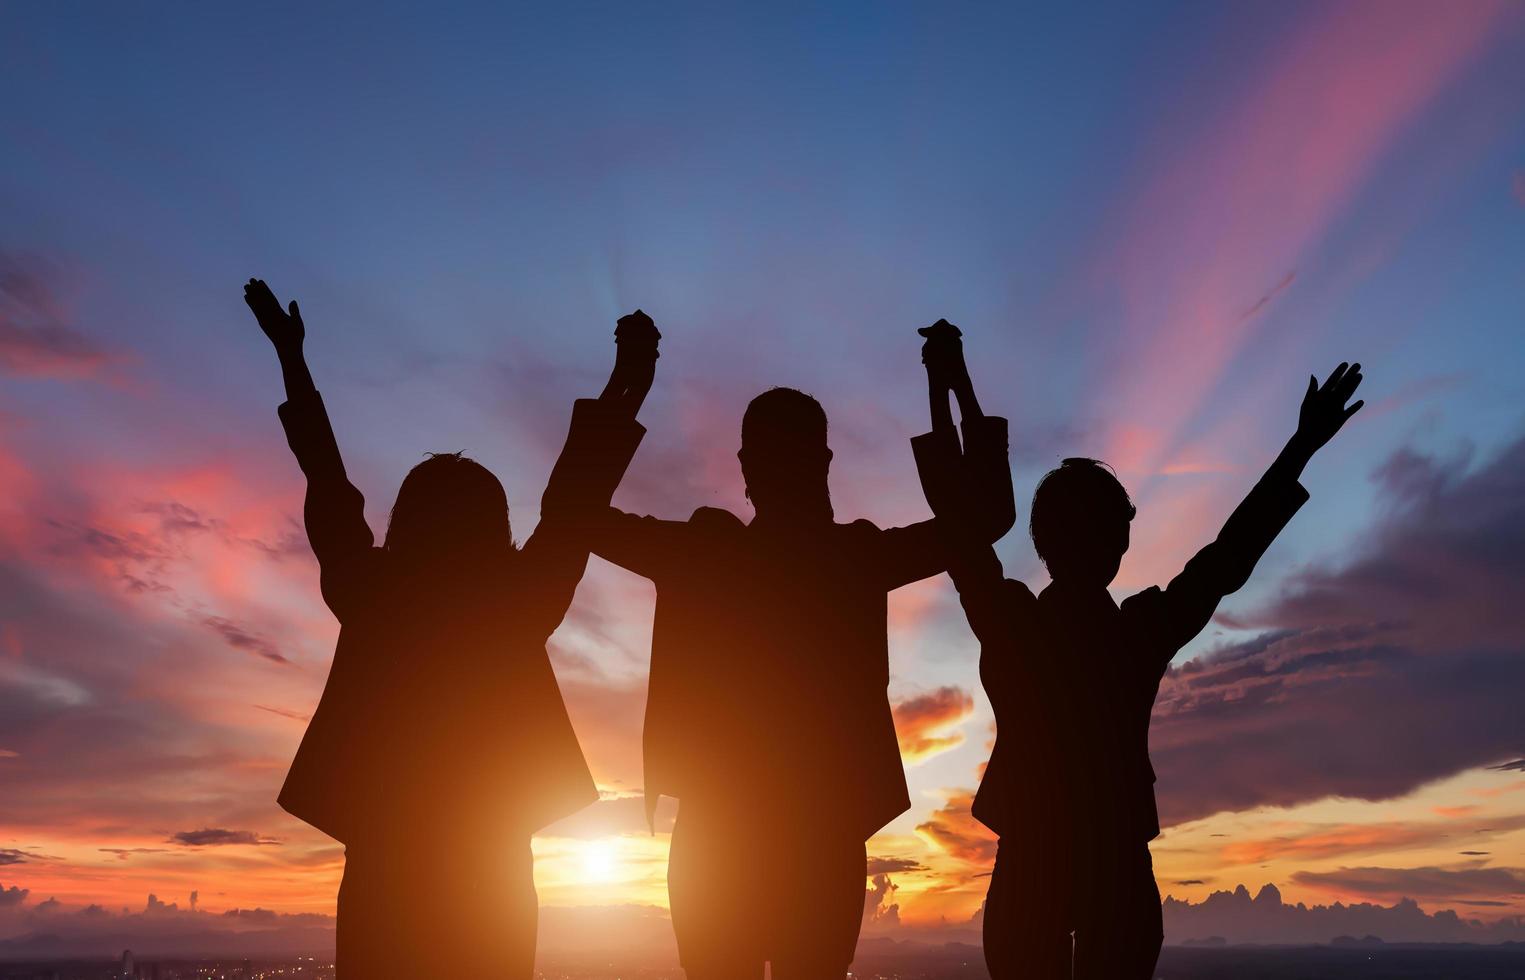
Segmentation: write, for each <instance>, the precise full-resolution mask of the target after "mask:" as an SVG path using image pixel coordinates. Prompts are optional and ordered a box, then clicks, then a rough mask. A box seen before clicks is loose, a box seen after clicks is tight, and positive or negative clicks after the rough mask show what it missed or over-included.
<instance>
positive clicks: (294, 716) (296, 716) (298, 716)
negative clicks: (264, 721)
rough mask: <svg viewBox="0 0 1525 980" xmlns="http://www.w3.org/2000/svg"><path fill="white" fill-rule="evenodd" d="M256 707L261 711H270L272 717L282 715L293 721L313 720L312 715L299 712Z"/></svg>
mask: <svg viewBox="0 0 1525 980" xmlns="http://www.w3.org/2000/svg"><path fill="white" fill-rule="evenodd" d="M254 707H256V708H258V709H259V710H261V711H268V712H270V713H271V714H272V715H280V716H281V717H282V718H290V719H291V720H292V721H301V722H307V721H311V720H312V716H311V715H304V714H302V713H301V712H299V711H287V710H286V709H285V708H272V707H270V705H268V704H256V705H255V706H254Z"/></svg>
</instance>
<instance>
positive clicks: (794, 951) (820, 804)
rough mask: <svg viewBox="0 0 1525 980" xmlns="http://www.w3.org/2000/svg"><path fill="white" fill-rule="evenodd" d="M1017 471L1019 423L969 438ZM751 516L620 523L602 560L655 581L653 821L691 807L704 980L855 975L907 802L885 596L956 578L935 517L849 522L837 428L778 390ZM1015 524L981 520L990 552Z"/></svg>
mask: <svg viewBox="0 0 1525 980" xmlns="http://www.w3.org/2000/svg"><path fill="white" fill-rule="evenodd" d="M967 429H968V432H969V433H970V441H971V442H972V443H975V444H977V445H978V446H979V447H981V449H982V450H983V451H984V452H986V453H989V454H991V455H993V456H994V457H996V458H997V459H999V460H1000V465H1002V466H1004V465H1005V462H1004V460H1005V452H1006V434H1005V422H1004V420H1001V419H981V420H979V421H977V422H971V423H970V425H969V426H967ZM737 457H738V459H739V460H740V462H741V468H742V475H743V477H744V479H745V483H746V492H747V496H748V498H749V499H750V500H751V502H752V505H753V507H754V508H755V512H756V513H755V516H754V517H753V519H752V520H751V521H750V522H745V521H743V520H742V519H740V518H738V517H736V516H735V515H733V514H731V513H729V512H728V511H725V510H719V509H715V508H710V507H701V508H699V509H698V510H697V511H695V512H694V514H693V516H692V517H691V518H690V519H689V520H687V521H671V520H658V519H656V518H653V517H638V516H634V515H631V514H627V513H624V512H622V511H619V510H616V509H614V508H610V509H609V510H608V511H607V512H606V517H607V520H606V523H605V524H604V526H602V527H601V528H600V529H599V530H598V531H597V533H596V535H595V537H594V539H593V542H592V547H593V551H594V553H595V554H597V555H599V556H601V557H603V558H605V559H607V560H609V561H611V562H614V563H615V564H617V565H620V566H622V567H624V568H626V569H629V570H630V571H633V572H635V573H637V574H639V575H643V576H645V577H647V578H650V579H651V580H652V581H653V582H654V583H655V585H656V590H657V600H656V617H655V623H654V627H653V635H652V654H651V675H650V686H649V689H648V695H647V705H646V718H645V731H644V734H643V743H644V744H643V750H644V766H645V793H646V810H647V816H648V820H650V819H651V818H652V816H653V814H654V811H655V807H656V803H657V800H658V797H659V796H661V795H667V796H671V797H676V798H678V799H679V801H680V803H679V812H678V818H677V824H676V826H675V827H674V830H673V835H672V846H671V852H670V857H669V862H668V898H669V906H670V908H671V913H672V922H673V930H674V932H675V933H676V935H677V940H678V950H679V954H680V956H681V959H682V962H683V967H684V969H685V971H686V973H687V975H688V976H689V977H690V980H729V978H740V977H751V978H757V977H760V976H761V975H762V971H763V966H764V963H771V964H772V976H774V977H775V978H779V980H790V978H795V977H806V978H812V980H815V978H822V977H842V976H844V975H845V974H846V972H847V968H848V965H849V964H850V963H851V962H852V958H853V953H854V949H855V947H856V945H857V939H858V930H859V927H860V925H861V922H862V916H863V895H864V887H865V881H866V864H865V851H864V843H865V841H866V840H867V839H868V838H869V837H870V836H871V835H872V834H873V833H874V832H876V831H877V830H878V829H879V828H880V827H882V826H883V825H884V824H886V823H887V822H889V821H890V820H891V819H893V818H894V817H896V816H897V815H899V814H900V813H902V812H904V811H905V810H906V809H907V808H908V806H909V805H910V801H909V798H908V796H907V791H906V783H905V774H904V771H903V770H902V767H901V761H900V752H899V748H898V745H897V742H896V738H895V726H894V721H893V719H892V718H891V714H890V705H889V701H888V696H887V692H886V686H887V684H888V682H889V664H888V655H887V643H886V602H887V600H886V596H887V593H889V592H890V591H892V590H894V589H896V588H899V587H900V586H902V585H905V584H907V583H909V582H914V581H917V580H918V579H923V578H927V577H929V576H932V575H935V574H938V573H940V572H941V571H943V570H944V569H945V568H946V567H947V552H948V549H947V546H946V543H945V542H946V540H947V535H945V534H944V533H942V532H940V531H939V530H938V529H937V527H936V526H935V525H936V521H926V522H923V523H920V524H914V525H911V526H908V527H901V528H891V529H888V530H881V529H880V528H878V527H876V526H874V525H873V524H871V523H870V522H868V521H866V520H858V521H853V522H851V523H840V522H838V521H837V520H836V518H835V514H834V511H833V508H832V502H831V494H830V490H829V487H828V472H829V469H830V465H831V460H832V451H831V449H830V447H829V445H828V441H827V422H826V413H825V412H824V410H823V409H822V408H821V405H820V404H819V403H818V402H817V401H816V400H815V399H814V398H812V397H810V396H809V395H806V394H804V393H802V392H800V391H796V390H794V389H791V388H773V389H771V390H769V391H765V392H763V393H762V394H760V395H758V396H757V397H756V398H754V399H753V400H752V402H751V403H750V404H749V405H748V406H747V409H746V412H745V414H744V416H743V418H742V424H741V449H740V451H739V452H738V453H737ZM1011 522H1012V512H1011V509H1010V508H1008V509H1007V512H1006V514H1005V516H1004V517H1003V516H1002V515H1001V514H999V513H993V514H987V515H984V518H983V520H982V521H974V520H971V524H978V525H979V528H978V532H977V533H978V534H979V535H980V536H981V537H983V539H984V540H987V541H994V540H996V539H997V538H999V537H1000V536H1001V534H1003V533H1004V532H1005V531H1006V530H1007V529H1008V528H1009V527H1010V525H1011Z"/></svg>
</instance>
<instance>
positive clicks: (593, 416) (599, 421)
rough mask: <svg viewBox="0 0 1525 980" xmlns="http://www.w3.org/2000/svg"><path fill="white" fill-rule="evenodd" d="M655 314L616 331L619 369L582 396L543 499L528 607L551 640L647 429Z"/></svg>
mask: <svg viewBox="0 0 1525 980" xmlns="http://www.w3.org/2000/svg"><path fill="white" fill-rule="evenodd" d="M661 336H662V335H661V334H660V333H659V332H658V331H657V328H656V324H655V323H653V322H652V320H651V317H649V316H647V315H646V314H645V313H642V312H641V311H640V310H637V311H635V312H634V313H632V314H630V315H629V316H625V317H621V318H620V320H619V322H618V324H617V326H616V327H615V330H614V337H615V344H616V350H617V353H616V355H615V362H614V370H613V371H612V372H611V373H610V375H609V381H608V383H607V384H606V385H605V386H604V390H603V392H602V393H601V394H600V395H599V396H598V397H597V398H582V399H578V400H577V401H576V402H575V403H574V404H573V406H572V424H571V428H570V430H569V431H568V433H567V438H566V443H565V444H564V446H563V448H562V450H561V455H560V456H559V457H558V458H557V460H556V466H555V468H554V469H552V471H551V477H550V480H548V481H547V483H546V487H545V493H544V495H543V496H542V497H541V501H540V524H539V526H538V527H536V528H535V533H534V534H533V535H531V537H530V539H529V541H527V542H525V545H524V549H523V554H522V555H521V558H522V559H524V560H523V561H522V563H521V565H522V567H523V568H524V570H525V575H524V577H522V578H521V580H520V582H521V585H520V587H521V589H522V590H524V594H523V595H521V596H520V597H519V598H520V600H521V601H522V602H523V603H524V607H525V608H526V609H529V610H533V615H534V616H535V617H537V622H538V624H539V626H540V627H541V630H540V631H541V632H543V633H545V634H546V635H549V634H550V633H551V632H552V631H554V630H555V628H556V626H557V625H558V624H559V623H560V622H561V620H562V617H563V616H565V615H566V611H567V607H568V606H570V605H571V603H572V596H573V594H574V593H575V592H576V591H577V583H578V582H579V581H581V579H582V576H583V572H584V571H585V570H586V568H587V564H588V552H589V549H590V547H591V545H592V543H593V541H594V540H595V538H596V537H597V536H598V534H599V532H600V529H601V528H602V527H603V526H604V522H605V518H604V515H605V513H606V511H607V510H608V509H609V498H610V497H612V496H613V495H614V490H615V488H616V487H617V486H618V485H619V482H620V480H621V479H622V478H623V477H624V475H625V470H626V468H627V467H629V465H630V460H631V458H632V457H634V455H635V450H636V447H637V446H638V445H640V442H641V438H642V436H644V435H645V433H646V430H645V429H644V428H643V427H642V426H641V424H640V423H639V422H637V421H636V420H635V416H636V413H637V412H638V411H639V410H640V407H641V404H642V402H644V401H645V399H646V394H647V392H648V391H650V390H651V383H652V379H653V378H654V377H655V371H656V361H657V357H658V356H659V355H658V353H657V341H659V340H660V339H661Z"/></svg>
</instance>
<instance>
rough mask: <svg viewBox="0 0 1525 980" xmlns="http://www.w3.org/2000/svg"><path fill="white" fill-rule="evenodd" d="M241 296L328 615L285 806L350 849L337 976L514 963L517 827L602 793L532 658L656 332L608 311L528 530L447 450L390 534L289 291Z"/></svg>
mask: <svg viewBox="0 0 1525 980" xmlns="http://www.w3.org/2000/svg"><path fill="white" fill-rule="evenodd" d="M244 298H245V300H246V301H247V302H248V304H249V308H250V309H251V310H253V311H254V314H255V316H256V317H257V319H258V320H259V324H260V326H261V327H262V328H263V329H264V331H265V333H266V334H267V335H268V336H269V338H270V340H271V341H272V342H273V343H274V345H275V348H276V352H277V353H278V355H279V357H280V362H281V368H282V374H283V375H284V378H285V383H286V402H285V404H283V405H281V407H280V417H281V422H282V424H283V425H284V426H285V430H286V437H287V440H288V442H289V443H290V445H291V450H292V452H293V453H294V454H295V455H296V458H297V462H298V463H299V464H300V466H301V468H302V472H303V474H304V475H305V476H306V478H307V496H306V502H305V506H304V516H305V520H306V526H307V536H308V540H309V541H310V542H311V544H312V549H313V552H314V553H315V554H316V556H317V559H318V564H319V567H320V573H321V585H322V591H323V598H324V600H325V602H327V604H328V606H329V608H330V609H331V610H332V611H333V613H334V615H335V616H336V617H337V618H338V620H339V623H340V632H339V642H338V647H337V649H336V650H335V653H334V660H333V665H332V667H331V669H330V671H329V675H328V681H327V684H326V686H325V687H324V690H323V696H322V699H321V701H320V702H319V704H318V707H317V710H316V711H315V712H314V713H313V716H312V721H311V722H310V723H309V725H308V727H307V732H306V735H305V736H304V737H303V739H302V744H301V747H300V748H299V749H298V751H297V755H296V758H295V759H294V760H293V762H292V764H291V769H290V772H289V773H288V775H287V777H286V782H285V785H284V786H283V787H282V788H281V793H280V798H279V802H280V805H281V806H282V807H283V808H285V809H286V810H287V811H289V812H290V813H291V814H293V815H294V816H296V817H299V818H301V819H302V820H305V821H306V822H307V823H309V824H312V825H313V826H314V827H317V828H318V829H319V830H322V831H323V832H324V833H326V834H328V835H330V836H332V837H335V838H337V839H338V840H339V841H341V842H342V843H343V844H344V845H345V869H344V880H343V883H342V884H341V885H340V888H339V914H338V960H337V965H338V969H339V973H340V975H341V976H344V977H349V978H351V980H353V978H357V977H404V976H417V977H426V976H491V977H510V976H518V977H529V976H530V975H531V974H532V972H533V967H534V953H535V933H536V923H537V919H538V905H537V901H536V896H535V887H534V880H533V874H532V873H533V868H532V858H531V854H530V836H531V835H532V834H533V833H534V831H535V830H537V829H539V828H540V827H543V826H545V825H546V824H548V823H551V822H552V821H554V820H557V819H559V818H561V817H563V816H566V815H568V814H570V813H573V812H575V811H576V810H579V809H581V808H582V807H584V806H586V805H587V804H589V803H591V802H593V801H594V800H596V799H597V797H598V793H597V790H596V788H595V786H594V784H593V779H592V776H591V775H590V773H589V771H588V767H587V764H586V762H585V761H584V760H583V755H582V750H581V748H580V747H579V745H578V742H577V737H576V735H575V734H574V732H573V730H572V726H571V723H570V722H569V720H568V718H567V712H566V706H565V705H564V703H563V702H562V698H561V691H560V689H559V688H558V686H557V683H556V677H555V674H554V673H553V672H552V669H551V664H550V660H549V658H548V657H547V655H546V650H545V643H546V639H547V638H548V637H549V636H550V635H551V633H552V632H553V631H554V630H555V629H556V627H557V625H558V624H560V622H561V619H562V616H563V615H564V614H565V612H566V610H567V607H568V606H569V605H570V603H571V601H572V594H573V592H574V591H575V590H576V588H577V583H578V581H579V579H581V577H582V574H583V570H584V568H585V567H586V564H587V558H588V550H587V541H588V531H589V519H590V517H591V516H593V515H596V514H599V513H601V512H602V509H603V508H604V507H606V506H607V505H608V502H609V498H610V496H611V495H612V494H613V492H614V488H615V486H616V484H618V482H619V480H620V478H621V477H622V475H623V474H624V471H625V468H626V466H627V465H628V463H629V461H630V459H631V457H632V456H633V455H634V453H635V448H636V445H637V444H638V443H639V442H640V440H641V436H642V433H643V432H644V430H643V429H642V427H641V426H640V425H639V424H638V423H637V422H636V421H635V414H636V411H637V409H638V408H639V407H640V404H641V401H642V399H643V398H644V397H645V394H646V390H647V389H648V388H649V387H650V383H651V377H652V369H653V363H654V361H655V359H656V341H657V337H658V335H657V332H656V328H655V326H654V325H652V323H651V321H650V319H649V318H647V317H646V316H645V315H644V314H641V313H639V312H637V313H636V314H632V315H631V316H630V317H626V318H624V319H622V320H621V321H620V325H619V328H618V330H617V331H616V338H617V339H616V342H617V344H618V355H617V357H616V366H615V369H614V373H613V375H612V376H611V378H610V381H609V385H608V387H607V388H606V389H605V391H604V393H603V394H602V395H601V396H600V397H599V398H597V399H582V400H579V401H577V402H576V403H575V405H574V407H573V410H572V422H571V428H570V431H569V433H568V435H567V440H566V443H565V446H564V448H563V449H562V452H561V456H560V458H559V459H558V460H557V461H556V465H555V468H554V470H553V471H552V473H551V477H550V480H549V481H548V483H547V485H546V490H545V495H544V497H543V498H542V501H541V517H540V523H539V525H538V526H537V527H536V529H535V533H534V534H533V535H531V537H530V539H529V540H528V541H527V542H525V544H524V545H523V547H522V548H516V547H515V545H514V541H513V538H512V535H511V531H510V525H509V514H508V501H507V499H506V497H505V495H504V492H503V486H502V484H500V483H499V482H498V479H497V478H496V477H495V476H493V474H492V473H491V472H489V471H488V470H487V469H486V468H485V467H483V466H481V465H480V464H479V463H476V462H474V461H472V460H470V459H467V458H466V457H464V456H461V455H460V454H458V453H445V454H437V455H433V456H430V457H429V458H428V459H426V460H424V461H423V462H422V463H419V464H418V465H417V466H415V467H414V468H413V469H412V471H411V472H409V473H408V475H407V478H406V479H405V480H404V481H403V484H402V488H401V489H400V490H399V491H398V494H397V501H396V503H395V504H394V505H393V507H392V512H391V519H390V521H389V522H388V525H387V533H386V538H385V541H384V543H383V544H382V545H381V546H380V547H376V546H375V545H374V541H373V538H372V535H371V529H370V527H369V526H367V524H366V520H365V515H364V499H363V498H362V496H361V494H360V491H359V490H357V489H356V488H355V487H354V486H353V485H352V484H351V483H350V481H349V479H348V477H347V476H346V475H345V470H344V463H343V461H342V460H341V458H340V455H339V448H338V445H337V443H336V442H335V440H334V433H333V429H332V427H331V426H330V424H329V421H328V416H327V413H326V411H325V409H324V406H323V401H322V399H321V398H320V397H319V395H318V392H317V390H316V389H315V388H314V387H313V384H312V377H311V375H310V374H309V373H308V369H307V365H306V361H305V358H304V355H303V338H304V334H305V329H304V327H303V323H302V318H301V314H300V312H299V311H298V309H297V304H296V303H295V302H293V303H292V304H291V306H290V309H289V312H288V311H283V310H282V309H281V306H280V304H279V303H278V302H277V301H276V299H275V297H274V295H272V294H271V292H270V290H269V288H268V287H266V285H265V284H264V283H263V282H262V281H260V280H257V279H256V280H250V281H249V284H248V285H247V286H246V287H245V290H244Z"/></svg>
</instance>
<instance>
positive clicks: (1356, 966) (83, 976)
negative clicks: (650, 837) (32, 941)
mask: <svg viewBox="0 0 1525 980" xmlns="http://www.w3.org/2000/svg"><path fill="white" fill-rule="evenodd" d="M900 945H902V946H903V947H909V948H901V949H895V950H891V949H883V950H876V951H875V952H873V953H871V954H869V955H868V956H860V957H859V961H858V962H855V963H854V967H855V969H854V970H853V972H852V973H851V974H850V975H849V976H850V978H852V980H978V978H983V977H985V976H987V974H986V972H985V964H984V960H983V958H982V957H981V953H980V950H979V948H978V947H976V946H969V945H963V944H959V943H949V944H946V945H942V946H930V945H927V946H913V944H900ZM127 970H130V972H124V971H127ZM334 976H335V974H334V966H333V958H332V957H331V956H328V957H293V958H290V959H268V960H247V959H240V958H222V959H199V960H196V959H155V958H152V957H142V958H139V957H133V958H132V960H131V962H129V961H128V959H127V957H125V956H124V957H121V958H117V959H105V958H97V959H81V960H52V961H40V962H19V961H18V962H13V963H0V980H125V978H128V977H132V978H135V980H273V978H281V980H333V978H334ZM1521 976H1525V944H1521V943H1505V944H1503V945H1501V946H1469V945H1464V944H1452V945H1447V944H1434V945H1425V944H1409V943H1393V944H1384V943H1382V942H1381V941H1380V940H1370V939H1355V938H1349V937H1347V938H1342V939H1341V940H1337V941H1336V942H1334V943H1331V944H1329V945H1322V946H1228V947H1220V948H1202V947H1190V946H1167V947H1165V949H1164V951H1163V952H1162V953H1161V956H1160V962H1159V966H1158V967H1157V968H1156V970H1155V977H1156V978H1158V980H1227V978H1232V980H1293V978H1297V980H1336V978H1338V980H1347V978H1353V980H1419V978H1435V977H1445V978H1447V980H1518V978H1519V977H1521ZM535 978H536V980H683V971H682V970H681V969H679V968H677V967H675V966H673V967H645V968H634V969H631V968H627V967H625V966H622V965H620V964H613V963H611V964H608V965H606V966H590V965H581V966H578V967H575V968H559V967H557V966H554V965H548V966H546V967H544V968H542V969H539V970H537V971H536V972H535ZM397 980H415V978H412V977H398V978H397ZM417 980H422V978H417Z"/></svg>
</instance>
